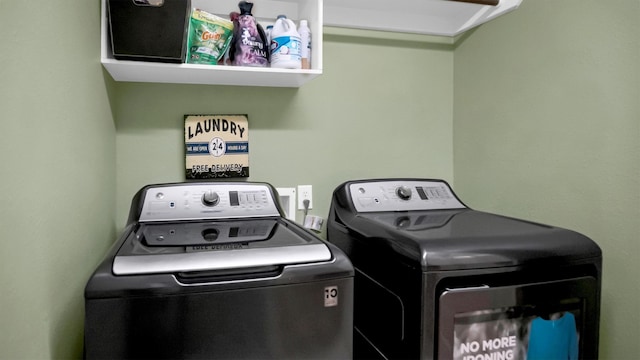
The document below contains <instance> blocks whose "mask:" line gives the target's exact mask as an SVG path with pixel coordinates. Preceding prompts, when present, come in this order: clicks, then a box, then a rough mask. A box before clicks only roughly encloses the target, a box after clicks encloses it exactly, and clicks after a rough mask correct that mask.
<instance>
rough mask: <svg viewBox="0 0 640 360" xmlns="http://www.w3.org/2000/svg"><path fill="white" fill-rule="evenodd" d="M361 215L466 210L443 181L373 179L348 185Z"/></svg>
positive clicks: (354, 203)
mask: <svg viewBox="0 0 640 360" xmlns="http://www.w3.org/2000/svg"><path fill="white" fill-rule="evenodd" d="M349 192H350V194H351V201H352V202H353V205H354V207H355V208H356V211H358V212H376V211H415V210H443V209H464V208H466V206H464V204H462V202H460V200H458V198H457V197H456V195H455V194H454V193H453V190H451V187H449V185H448V184H447V183H446V182H445V181H442V180H402V179H396V180H372V181H364V182H353V183H351V184H349Z"/></svg>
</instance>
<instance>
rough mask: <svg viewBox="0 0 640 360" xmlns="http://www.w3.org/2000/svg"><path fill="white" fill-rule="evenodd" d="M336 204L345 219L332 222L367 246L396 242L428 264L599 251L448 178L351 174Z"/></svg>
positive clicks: (544, 258)
mask: <svg viewBox="0 0 640 360" xmlns="http://www.w3.org/2000/svg"><path fill="white" fill-rule="evenodd" d="M332 211H333V214H332V215H335V222H336V223H339V224H338V225H335V224H333V225H332V224H329V225H328V226H341V227H344V228H346V229H347V230H348V234H350V235H349V238H350V240H349V241H351V242H353V244H352V246H354V247H358V249H359V250H358V251H360V252H361V253H364V252H366V251H374V249H378V250H381V251H385V249H391V250H392V251H393V252H395V253H397V254H400V255H402V256H403V257H405V258H407V259H409V261H410V262H413V263H415V264H416V266H421V267H422V268H423V270H425V271H426V270H454V269H470V268H474V269H475V268H490V267H502V266H512V265H520V264H523V263H529V262H532V261H539V262H545V263H551V262H553V261H573V260H578V259H587V258H596V257H600V256H601V250H600V248H599V247H598V246H597V245H596V244H595V243H594V242H593V241H592V240H591V239H589V238H587V237H586V236H584V235H582V234H579V233H577V232H574V231H570V230H566V229H561V228H557V227H553V226H548V225H543V224H537V223H533V222H530V221H524V220H518V219H514V218H509V217H505V216H500V215H495V214H489V213H485V212H481V211H475V210H471V209H469V208H467V207H466V206H465V205H464V204H462V202H460V200H459V199H458V198H457V197H456V195H455V194H454V193H453V191H452V190H451V188H450V187H449V185H448V184H447V183H446V182H444V181H442V180H417V179H411V180H402V179H392V180H363V181H354V182H348V183H345V184H343V185H341V186H340V187H338V188H337V189H336V191H335V192H334V199H333V205H332ZM329 241H331V238H329ZM354 251H355V250H354Z"/></svg>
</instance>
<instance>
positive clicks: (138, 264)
mask: <svg viewBox="0 0 640 360" xmlns="http://www.w3.org/2000/svg"><path fill="white" fill-rule="evenodd" d="M275 197H276V193H275V190H274V189H273V187H271V186H270V185H268V184H265V183H248V182H237V183H217V182H212V183H180V184H162V185H151V186H147V187H145V188H143V189H142V190H140V191H139V192H138V194H136V196H135V198H134V200H133V202H132V208H131V212H130V215H129V224H130V226H129V227H128V229H129V233H128V234H126V238H125V240H124V241H123V243H122V246H121V247H120V248H119V249H118V251H117V253H116V255H115V257H114V260H113V266H112V271H113V273H114V274H115V275H134V274H152V273H177V272H198V271H217V270H230V269H247V268H255V267H264V266H280V265H287V264H303V263H310V262H321V261H328V260H331V258H332V254H331V251H330V250H329V248H328V247H327V245H326V244H325V243H324V242H322V241H321V240H320V239H318V238H316V237H315V236H313V235H311V234H309V233H306V232H304V231H301V230H299V229H296V228H295V227H293V226H290V224H289V223H288V222H287V220H285V219H284V218H283V217H282V216H281V212H280V208H279V207H278V204H277V202H276V200H275Z"/></svg>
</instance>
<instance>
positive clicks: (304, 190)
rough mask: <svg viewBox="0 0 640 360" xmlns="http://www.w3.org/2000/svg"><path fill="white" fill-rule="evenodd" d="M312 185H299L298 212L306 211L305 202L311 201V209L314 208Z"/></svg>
mask: <svg viewBox="0 0 640 360" xmlns="http://www.w3.org/2000/svg"><path fill="white" fill-rule="evenodd" d="M311 191H312V187H311V185H298V210H304V200H309V209H311V208H313V200H312V196H311Z"/></svg>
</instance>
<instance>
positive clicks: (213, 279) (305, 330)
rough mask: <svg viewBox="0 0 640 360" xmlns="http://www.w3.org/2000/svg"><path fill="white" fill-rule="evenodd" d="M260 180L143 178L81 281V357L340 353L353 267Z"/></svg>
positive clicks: (345, 349)
mask: <svg viewBox="0 0 640 360" xmlns="http://www.w3.org/2000/svg"><path fill="white" fill-rule="evenodd" d="M276 199H277V193H276V191H275V189H274V188H273V187H272V186H270V185H268V184H265V183H181V184H161V185H151V186H147V187H144V188H143V189H141V190H140V191H139V192H138V193H137V194H136V196H135V197H134V199H133V201H132V206H131V211H130V215H129V220H128V224H127V226H126V228H125V230H124V232H123V234H122V236H121V237H120V239H119V240H117V242H116V243H115V244H114V246H113V248H112V249H111V250H110V252H109V253H108V255H107V256H106V258H105V259H104V261H103V262H102V263H101V264H100V265H99V267H98V268H97V270H96V271H95V273H94V274H93V275H92V276H91V278H90V279H89V281H88V283H87V285H86V288H85V310H86V316H85V338H84V342H85V357H86V358H88V359H132V358H138V359H139V358H149V359H151V358H152V359H204V358H207V359H350V358H351V357H352V327H353V315H352V308H353V276H354V270H353V267H352V265H351V263H350V261H349V260H348V258H347V257H346V256H345V255H344V254H343V252H342V251H341V250H339V249H338V248H336V247H335V246H333V245H332V244H329V243H327V242H325V241H323V240H321V239H319V238H318V237H316V236H315V235H313V234H311V233H310V232H308V231H306V230H304V229H303V228H301V227H300V226H298V225H296V224H295V223H294V222H292V221H289V220H287V219H285V218H284V217H283V216H282V211H281V209H280V207H279V205H278V202H277V201H276Z"/></svg>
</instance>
